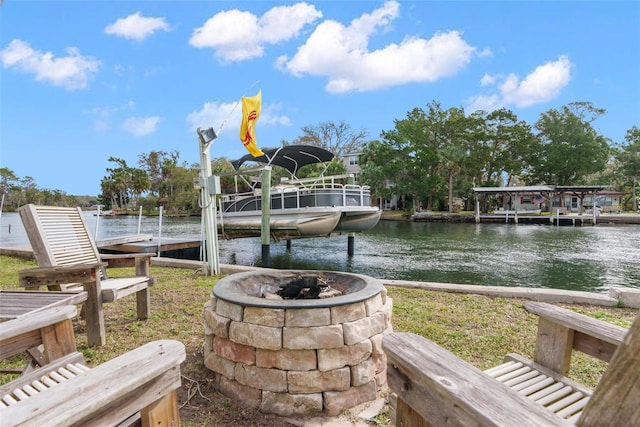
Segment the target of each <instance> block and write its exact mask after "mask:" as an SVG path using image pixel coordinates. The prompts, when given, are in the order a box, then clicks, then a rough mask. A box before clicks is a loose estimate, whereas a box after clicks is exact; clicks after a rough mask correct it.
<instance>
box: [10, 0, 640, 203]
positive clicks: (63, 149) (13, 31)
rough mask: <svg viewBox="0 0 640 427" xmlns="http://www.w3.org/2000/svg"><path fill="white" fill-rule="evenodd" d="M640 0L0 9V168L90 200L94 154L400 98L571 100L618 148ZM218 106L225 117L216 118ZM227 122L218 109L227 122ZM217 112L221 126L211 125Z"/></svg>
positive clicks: (352, 114)
mask: <svg viewBox="0 0 640 427" xmlns="http://www.w3.org/2000/svg"><path fill="white" fill-rule="evenodd" d="M639 70H640V2H637V1H628V2H616V1H605V2H590V1H561V2H551V1H536V2H533V1H531V2H529V1H499V2H484V1H448V2H443V1H413V2H412V1H402V2H396V1H387V2H384V1H316V2H306V3H305V2H298V3H296V2H271V1H234V2H227V1H153V0H151V1H124V0H123V1H102V2H98V1H79V0H78V1H55V0H51V1H44V0H43V1H27V0H22V1H18V0H5V1H4V2H3V3H2V6H1V7H0V73H1V74H0V167H7V168H9V169H11V170H13V171H14V172H15V173H16V175H18V176H19V177H22V178H24V177H26V176H30V177H32V178H33V179H34V180H35V182H36V184H37V185H38V186H39V187H41V188H49V189H59V190H62V191H64V192H66V193H67V194H74V195H84V194H88V195H97V194H99V192H100V180H101V178H102V177H104V176H105V175H106V168H107V167H110V166H113V164H112V163H110V162H108V158H109V157H111V156H113V157H118V158H121V159H124V160H125V161H127V163H128V164H129V165H130V166H137V160H138V156H139V155H140V154H142V153H149V152H150V151H153V150H155V151H159V150H164V151H171V150H178V151H179V152H180V159H181V160H182V161H184V162H186V163H187V164H193V163H197V162H198V161H199V154H198V140H197V136H196V128H197V127H202V128H207V127H213V128H214V129H215V130H216V131H218V130H219V129H220V128H221V126H222V125H223V123H224V126H223V127H222V129H221V131H220V133H219V138H218V139H217V140H216V142H215V143H214V145H213V146H212V148H211V157H212V158H215V157H222V156H225V157H227V158H229V159H235V158H237V157H240V156H242V155H244V154H246V151H245V149H244V147H243V146H242V144H241V142H240V139H239V135H238V134H239V126H240V111H241V108H240V107H239V106H238V107H237V108H235V110H233V109H234V107H235V106H236V105H237V103H238V101H239V100H240V98H241V96H243V95H245V96H251V95H255V94H256V93H257V91H258V90H259V89H260V90H262V103H263V104H262V108H263V109H262V115H261V117H260V120H259V121H258V123H257V127H256V128H257V141H258V146H260V147H262V148H266V147H274V146H277V145H279V143H280V141H281V140H283V139H285V140H287V141H293V140H294V139H296V138H297V137H299V136H301V135H302V132H301V128H302V127H303V126H308V125H311V126H315V125H318V124H320V123H322V122H328V121H333V122H336V123H337V122H340V121H345V122H346V123H348V124H349V125H350V126H351V127H352V128H353V129H354V130H360V129H364V130H366V131H367V132H368V135H369V139H376V138H378V137H379V135H380V132H381V131H382V130H390V129H393V122H394V120H396V119H402V118H404V117H405V116H406V114H407V112H409V111H410V110H412V109H413V108H415V107H423V108H425V107H426V106H427V104H428V103H429V102H431V101H438V102H440V103H441V105H442V107H443V108H449V107H463V108H464V109H465V112H466V113H467V114H469V113H471V112H473V111H475V110H477V109H484V110H488V111H490V110H493V109H496V108H501V107H506V108H509V109H511V110H512V111H514V112H515V113H516V114H517V115H518V117H519V118H520V119H522V120H525V121H527V122H528V123H529V124H531V125H533V124H534V123H535V121H536V120H537V119H538V117H539V116H540V114H541V113H543V112H545V111H548V110H550V109H552V108H560V107H562V106H563V105H566V104H568V103H570V102H575V101H588V102H592V103H593V104H594V105H595V106H596V107H599V108H604V109H606V110H607V114H606V115H605V116H604V117H601V118H600V119H598V121H597V122H595V123H594V126H595V127H596V128H597V129H598V130H599V131H600V133H601V134H603V135H604V136H606V137H608V138H610V139H612V140H613V141H616V142H622V141H623V138H624V134H625V132H626V131H627V130H628V129H630V128H631V127H632V126H634V125H637V126H640V77H639V76H640V71H639ZM232 110H233V112H232ZM227 118H228V120H226V119H227ZM225 120H226V122H225Z"/></svg>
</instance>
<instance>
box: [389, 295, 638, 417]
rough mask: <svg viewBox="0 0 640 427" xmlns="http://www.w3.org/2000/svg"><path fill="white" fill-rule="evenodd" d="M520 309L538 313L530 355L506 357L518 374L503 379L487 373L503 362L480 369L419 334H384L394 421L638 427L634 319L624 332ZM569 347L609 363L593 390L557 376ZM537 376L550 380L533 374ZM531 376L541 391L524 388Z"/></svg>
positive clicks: (562, 314) (543, 308)
mask: <svg viewBox="0 0 640 427" xmlns="http://www.w3.org/2000/svg"><path fill="white" fill-rule="evenodd" d="M525 308H526V309H527V310H528V311H530V312H532V313H535V314H538V315H539V316H540V322H539V327H538V335H537V341H536V350H535V358H534V361H528V360H526V359H525V358H523V357H521V356H518V355H509V356H508V357H507V359H508V360H507V363H511V362H512V361H513V360H516V362H515V363H518V364H521V366H519V368H518V369H519V372H515V371H513V373H512V374H511V373H506V374H505V375H506V376H507V377H509V376H510V377H511V381H510V379H509V378H507V377H503V378H494V377H495V376H497V377H501V376H502V375H503V373H497V372H498V371H500V370H502V371H508V370H509V369H505V366H502V367H501V368H499V369H491V370H488V371H487V372H488V373H487V372H482V371H480V370H479V369H477V368H475V367H473V366H471V365H469V364H467V363H466V362H464V361H463V360H461V359H460V358H458V357H457V356H455V355H453V354H452V353H450V352H449V351H447V350H445V349H443V348H442V347H439V346H438V345H436V344H435V343H433V342H431V341H429V340H428V339H426V338H424V337H421V336H418V335H415V334H409V333H392V334H389V335H386V336H385V338H384V340H383V348H384V350H385V353H386V354H387V360H388V371H387V375H388V383H389V387H390V389H391V390H392V391H393V392H394V393H395V394H396V395H397V408H396V425H402V426H405V427H409V426H429V425H433V426H454V425H456V426H458V425H476V426H551V425H572V424H575V425H580V426H605V425H606V426H632V425H639V423H640V316H638V318H636V320H635V322H634V323H633V325H632V326H631V328H630V329H629V330H628V332H627V330H626V329H624V328H619V327H616V326H613V325H610V324H608V323H606V322H602V321H598V320H596V319H592V318H590V317H587V316H583V315H580V314H577V313H574V312H572V311H570V310H565V309H562V308H559V307H556V306H553V305H550V304H545V303H532V302H530V303H526V304H525ZM625 332H626V335H625ZM573 349H575V350H578V351H581V352H584V353H587V354H590V355H593V356H595V357H598V358H601V359H602V360H605V361H608V360H610V362H609V366H608V369H607V371H606V372H605V374H604V375H603V377H602V379H601V380H600V382H599V384H598V386H597V388H596V389H595V391H593V393H591V391H589V390H587V389H585V388H584V387H581V386H579V385H577V384H575V383H573V382H572V381H570V380H569V379H567V378H566V377H565V376H564V374H565V373H566V371H567V370H568V367H569V361H570V357H571V353H572V350H573ZM538 374H542V375H546V376H549V377H550V379H551V381H544V379H542V380H541V379H540V378H537V379H536V377H537V376H538ZM492 375H493V376H494V377H492ZM527 377H528V378H527ZM536 381H538V382H539V383H540V388H541V389H542V388H545V389H547V387H548V388H549V389H547V390H546V391H539V392H532V391H530V390H527V389H528V388H532V387H529V386H531V384H532V383H534V382H536ZM525 382H529V383H528V384H525ZM543 382H544V383H546V382H550V383H553V384H556V385H553V384H543Z"/></svg>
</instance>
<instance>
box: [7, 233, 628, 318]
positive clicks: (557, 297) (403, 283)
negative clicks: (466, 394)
mask: <svg viewBox="0 0 640 427" xmlns="http://www.w3.org/2000/svg"><path fill="white" fill-rule="evenodd" d="M0 255H4V256H10V257H15V258H22V259H34V258H33V252H32V251H31V248H30V247H28V246H23V247H14V248H6V247H0ZM152 265H154V266H156V267H167V268H183V269H191V270H193V271H194V272H197V271H199V270H202V268H203V266H204V262H202V261H192V260H183V259H177V258H166V257H154V258H152ZM255 270H269V269H265V268H262V267H253V266H244V265H234V264H220V273H221V274H222V275H229V274H234V273H241V272H245V271H255ZM380 280H381V281H382V284H383V285H384V286H391V287H401V288H410V289H423V290H427V291H435V292H451V293H462V294H472V295H484V296H488V297H494V298H495V297H499V298H523V299H528V300H532V301H540V302H548V303H567V304H588V305H597V306H605V307H621V306H622V307H630V308H640V289H637V288H627V287H617V286H616V287H612V288H611V289H609V291H608V293H606V294H605V293H595V292H584V291H571V290H564V289H551V288H525V287H506V286H487V285H461V284H456V283H441V282H418V281H410V280H393V279H380Z"/></svg>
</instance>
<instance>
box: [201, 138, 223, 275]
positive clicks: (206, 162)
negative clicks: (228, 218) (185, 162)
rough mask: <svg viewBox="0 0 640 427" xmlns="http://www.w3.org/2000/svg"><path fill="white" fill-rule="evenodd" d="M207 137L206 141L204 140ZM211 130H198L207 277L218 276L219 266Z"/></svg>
mask: <svg viewBox="0 0 640 427" xmlns="http://www.w3.org/2000/svg"><path fill="white" fill-rule="evenodd" d="M205 136H206V137H208V141H206V140H205ZM216 137H217V136H216V134H215V132H213V129H208V130H207V131H205V132H204V133H203V132H201V131H200V129H198V140H199V142H200V180H201V188H200V195H201V199H202V217H203V221H204V235H205V258H206V260H207V271H206V274H207V275H208V276H212V275H214V274H216V275H217V274H220V264H219V260H218V229H217V225H216V197H215V195H214V196H213V197H212V195H211V182H210V181H209V178H210V177H211V157H210V155H209V146H210V145H211V143H212V142H213V140H214V139H216Z"/></svg>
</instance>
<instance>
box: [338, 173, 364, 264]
mask: <svg viewBox="0 0 640 427" xmlns="http://www.w3.org/2000/svg"><path fill="white" fill-rule="evenodd" d="M355 183H356V180H355V177H354V176H353V174H350V175H349V178H347V184H348V185H355ZM342 194H343V195H344V196H343V199H344V201H343V202H342V205H343V206H347V189H346V188H345V189H344V191H343V193H342ZM360 206H362V195H360ZM341 215H344V214H341ZM355 246H356V233H354V232H353V231H352V232H351V233H349V234H348V236H347V256H348V257H352V256H353V253H354V252H355Z"/></svg>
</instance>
